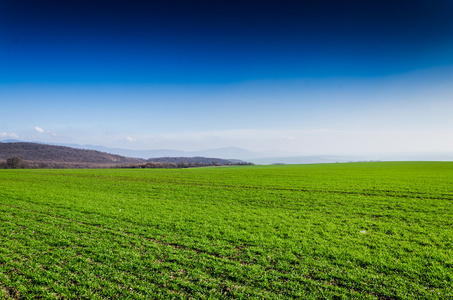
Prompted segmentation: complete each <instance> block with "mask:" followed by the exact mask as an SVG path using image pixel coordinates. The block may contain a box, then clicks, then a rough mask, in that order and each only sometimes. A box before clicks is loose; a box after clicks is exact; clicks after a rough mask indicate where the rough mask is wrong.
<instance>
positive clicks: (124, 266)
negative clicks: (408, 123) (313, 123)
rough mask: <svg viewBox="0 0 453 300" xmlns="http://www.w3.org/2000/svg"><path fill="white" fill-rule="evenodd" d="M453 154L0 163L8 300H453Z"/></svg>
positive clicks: (0, 287) (3, 278)
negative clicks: (404, 158)
mask: <svg viewBox="0 0 453 300" xmlns="http://www.w3.org/2000/svg"><path fill="white" fill-rule="evenodd" d="M452 225H453V163H449V162H410V163H408V162H398V163H395V162H378V163H349V164H321V165H287V166H246V167H216V168H198V169H178V170H167V169H146V170H145V169H127V170H106V169H103V170H101V169H95V170H0V298H2V297H3V298H13V299H14V298H25V299H27V298H33V299H34V298H49V299H54V298H65V299H68V298H84V299H111V298H120V299H125V298H129V299H141V298H143V299H150V298H151V299H159V298H168V299H172V298H176V299H178V298H181V299H187V298H193V299H208V298H209V299H218V298H234V299H241V298H242V299H253V298H255V299H287V298H301V299H310V298H314V299H353V298H356V299H453V226H452Z"/></svg>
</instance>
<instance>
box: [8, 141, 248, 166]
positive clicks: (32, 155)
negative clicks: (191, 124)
mask: <svg viewBox="0 0 453 300" xmlns="http://www.w3.org/2000/svg"><path fill="white" fill-rule="evenodd" d="M13 157H18V158H20V161H21V163H20V164H19V163H18V162H16V164H15V167H23V168H26V167H30V168H106V167H125V168H127V167H145V168H182V167H198V166H208V165H231V164H245V163H244V162H242V161H240V160H227V159H219V158H207V157H161V158H152V159H148V160H145V159H142V158H131V157H126V156H121V155H116V154H110V153H106V152H101V151H97V150H86V149H76V148H72V147H66V146H55V145H46V144H39V143H26V142H20V141H12V142H4V141H3V142H1V143H0V164H1V165H0V168H1V167H3V168H5V167H7V166H8V159H11V158H13ZM2 160H3V162H2ZM10 162H12V161H10Z"/></svg>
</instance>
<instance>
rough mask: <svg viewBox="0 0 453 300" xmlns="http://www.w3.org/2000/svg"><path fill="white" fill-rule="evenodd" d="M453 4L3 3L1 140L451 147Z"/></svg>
mask: <svg viewBox="0 0 453 300" xmlns="http://www.w3.org/2000/svg"><path fill="white" fill-rule="evenodd" d="M452 15H453V4H452V2H451V1H435V2H432V1H427V0H423V1H402V0H397V1H332V0H330V1H322V0H321V1H271V0H267V1H265V0H264V1H165V2H164V1H127V2H125V1H52V0H45V1H30V0H24V1H8V0H7V1H3V2H2V3H1V4H0V66H1V68H0V104H1V110H2V117H1V118H0V139H19V140H22V141H41V142H51V143H68V144H92V145H102V146H106V147H117V148H126V149H177V150H185V151H197V150H203V149H213V148H221V147H240V148H244V149H247V150H250V151H268V150H277V151H281V152H285V153H290V154H293V155H296V154H297V155H312V154H369V153H406V152H411V153H418V152H453V138H452V137H453V117H452V112H453V101H452V96H453V84H452V82H453V56H452V55H451V53H453V19H452V18H451V16H452Z"/></svg>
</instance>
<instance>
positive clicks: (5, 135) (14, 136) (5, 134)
mask: <svg viewBox="0 0 453 300" xmlns="http://www.w3.org/2000/svg"><path fill="white" fill-rule="evenodd" d="M0 137H2V138H12V139H17V138H19V136H18V135H17V134H15V133H14V132H12V133H8V132H0Z"/></svg>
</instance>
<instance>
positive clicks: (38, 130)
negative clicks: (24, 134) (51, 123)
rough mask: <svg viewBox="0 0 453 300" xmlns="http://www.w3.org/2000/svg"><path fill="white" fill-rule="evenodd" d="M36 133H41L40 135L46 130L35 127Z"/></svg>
mask: <svg viewBox="0 0 453 300" xmlns="http://www.w3.org/2000/svg"><path fill="white" fill-rule="evenodd" d="M35 131H36V132H39V133H44V129H42V128H40V127H38V126H35Z"/></svg>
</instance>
